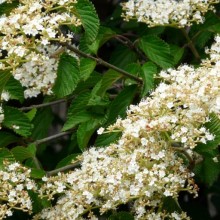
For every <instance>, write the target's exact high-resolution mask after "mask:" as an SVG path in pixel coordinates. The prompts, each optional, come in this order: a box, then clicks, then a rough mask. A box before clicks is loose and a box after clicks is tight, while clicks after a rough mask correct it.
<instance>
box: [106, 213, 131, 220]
mask: <svg viewBox="0 0 220 220" xmlns="http://www.w3.org/2000/svg"><path fill="white" fill-rule="evenodd" d="M125 219H126V220H134V216H132V215H131V214H130V213H129V212H117V213H114V214H112V215H111V216H109V218H108V220H125Z"/></svg>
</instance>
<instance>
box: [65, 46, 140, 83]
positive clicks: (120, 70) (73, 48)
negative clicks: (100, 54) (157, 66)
mask: <svg viewBox="0 0 220 220" xmlns="http://www.w3.org/2000/svg"><path fill="white" fill-rule="evenodd" d="M61 45H63V46H66V47H67V48H68V49H69V50H71V51H73V52H75V53H76V54H78V55H80V56H82V57H85V58H89V59H91V60H94V61H96V62H97V63H98V64H100V65H102V66H105V67H107V68H109V69H113V70H115V71H117V72H119V73H120V74H122V75H124V76H126V77H128V78H130V79H133V80H135V81H137V82H138V83H140V84H142V83H143V81H142V79H141V78H139V77H137V76H134V75H132V74H130V73H128V72H127V71H125V70H123V69H120V68H118V67H117V66H114V65H112V64H110V63H107V62H106V61H104V60H102V59H100V58H96V57H93V56H92V55H90V54H86V53H84V52H82V51H80V50H78V49H77V48H76V47H74V46H71V45H69V44H68V43H61Z"/></svg>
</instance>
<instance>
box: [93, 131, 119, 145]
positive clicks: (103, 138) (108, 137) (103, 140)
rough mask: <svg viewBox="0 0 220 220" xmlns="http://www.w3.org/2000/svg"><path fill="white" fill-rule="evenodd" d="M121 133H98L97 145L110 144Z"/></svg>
mask: <svg viewBox="0 0 220 220" xmlns="http://www.w3.org/2000/svg"><path fill="white" fill-rule="evenodd" d="M120 135H121V133H120V132H118V133H107V134H102V135H98V137H97V139H96V142H95V146H98V147H101V146H108V145H109V144H111V143H113V142H115V141H116V140H117V139H118V138H119V137H120Z"/></svg>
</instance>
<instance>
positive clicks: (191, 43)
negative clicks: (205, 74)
mask: <svg viewBox="0 0 220 220" xmlns="http://www.w3.org/2000/svg"><path fill="white" fill-rule="evenodd" d="M181 31H182V33H183V35H184V37H185V38H186V40H187V42H188V46H189V48H190V50H191V51H192V53H193V55H194V56H195V58H196V60H200V55H199V53H198V51H197V49H196V48H195V46H194V44H193V42H192V40H191V39H190V38H189V35H188V33H187V31H186V30H185V29H181Z"/></svg>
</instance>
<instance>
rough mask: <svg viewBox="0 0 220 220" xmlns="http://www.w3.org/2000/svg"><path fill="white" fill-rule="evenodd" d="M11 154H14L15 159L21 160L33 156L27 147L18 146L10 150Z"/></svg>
mask: <svg viewBox="0 0 220 220" xmlns="http://www.w3.org/2000/svg"><path fill="white" fill-rule="evenodd" d="M11 152H12V154H13V155H14V157H15V159H16V160H18V161H20V162H23V161H24V160H26V159H28V158H31V157H33V156H34V155H33V154H32V152H30V150H29V149H28V148H25V147H22V146H18V147H15V148H13V149H12V150H11Z"/></svg>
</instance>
